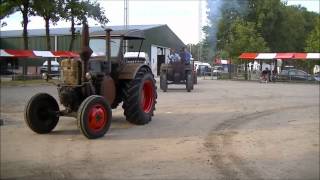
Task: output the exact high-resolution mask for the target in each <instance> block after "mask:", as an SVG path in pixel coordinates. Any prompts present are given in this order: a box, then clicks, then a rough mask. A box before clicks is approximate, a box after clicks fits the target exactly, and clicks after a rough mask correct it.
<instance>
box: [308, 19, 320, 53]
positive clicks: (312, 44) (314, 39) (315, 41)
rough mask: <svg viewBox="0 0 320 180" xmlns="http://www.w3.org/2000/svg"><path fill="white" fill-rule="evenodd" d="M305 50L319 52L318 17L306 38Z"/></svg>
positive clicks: (319, 30) (319, 23)
mask: <svg viewBox="0 0 320 180" xmlns="http://www.w3.org/2000/svg"><path fill="white" fill-rule="evenodd" d="M305 51H306V52H320V17H319V19H318V20H317V23H316V25H315V27H314V29H313V30H312V32H311V33H310V34H309V36H308V38H307V40H306V47H305Z"/></svg>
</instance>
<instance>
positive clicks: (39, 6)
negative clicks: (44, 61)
mask: <svg viewBox="0 0 320 180" xmlns="http://www.w3.org/2000/svg"><path fill="white" fill-rule="evenodd" d="M57 5H58V2H57V1H56V0H34V5H33V9H34V11H35V14H36V15H38V16H40V17H42V18H43V20H44V22H45V29H46V40H47V50H48V51H51V41H50V21H51V22H52V23H53V24H55V23H57V22H58V21H59V15H58V13H59V11H58V6H57ZM48 73H49V74H50V73H51V60H50V59H48Z"/></svg>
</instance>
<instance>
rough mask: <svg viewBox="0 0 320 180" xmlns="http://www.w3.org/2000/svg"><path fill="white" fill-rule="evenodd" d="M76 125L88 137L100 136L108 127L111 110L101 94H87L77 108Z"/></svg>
mask: <svg viewBox="0 0 320 180" xmlns="http://www.w3.org/2000/svg"><path fill="white" fill-rule="evenodd" d="M77 116H78V117H77V120H78V126H79V128H80V131H81V132H82V134H83V135H84V136H86V137H87V138H88V139H96V138H99V137H102V136H104V135H105V134H106V132H107V131H108V130H109V128H110V124H111V118H112V112H111V108H110V105H109V103H108V102H107V101H106V100H105V99H104V98H103V97H102V96H97V95H93V96H89V97H87V98H86V99H85V100H84V101H83V102H82V103H81V105H80V107H79V109H78V115H77Z"/></svg>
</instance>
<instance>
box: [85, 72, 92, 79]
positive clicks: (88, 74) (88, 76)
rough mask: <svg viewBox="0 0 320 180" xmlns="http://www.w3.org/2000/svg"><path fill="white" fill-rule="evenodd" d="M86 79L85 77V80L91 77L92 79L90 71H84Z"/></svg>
mask: <svg viewBox="0 0 320 180" xmlns="http://www.w3.org/2000/svg"><path fill="white" fill-rule="evenodd" d="M86 79H87V80H91V79H92V75H91V73H90V72H87V73H86Z"/></svg>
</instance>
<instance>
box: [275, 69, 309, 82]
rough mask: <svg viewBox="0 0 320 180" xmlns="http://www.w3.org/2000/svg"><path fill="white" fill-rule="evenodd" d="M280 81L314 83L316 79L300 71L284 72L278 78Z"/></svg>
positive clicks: (290, 70) (288, 70)
mask: <svg viewBox="0 0 320 180" xmlns="http://www.w3.org/2000/svg"><path fill="white" fill-rule="evenodd" d="M278 79H280V80H295V81H313V80H315V78H314V77H313V76H312V75H311V74H308V73H307V72H305V71H302V70H299V69H287V70H282V71H281V72H280V74H279V76H278Z"/></svg>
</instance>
